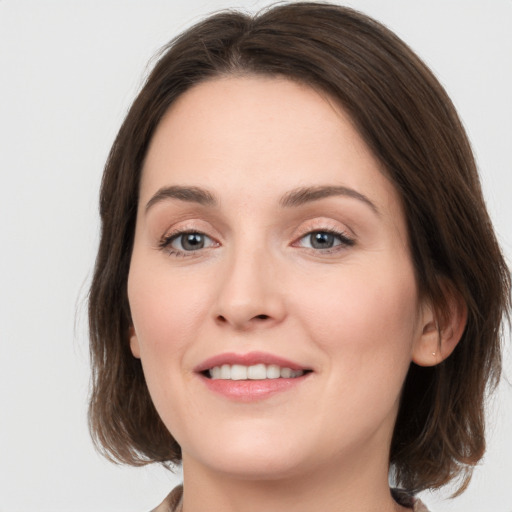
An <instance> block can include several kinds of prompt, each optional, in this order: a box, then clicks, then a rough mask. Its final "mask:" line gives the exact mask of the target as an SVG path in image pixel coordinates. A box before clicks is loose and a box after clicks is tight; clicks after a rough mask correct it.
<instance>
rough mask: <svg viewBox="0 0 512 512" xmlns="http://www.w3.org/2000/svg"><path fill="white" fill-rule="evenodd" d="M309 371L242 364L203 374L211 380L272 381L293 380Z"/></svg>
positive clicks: (273, 365) (226, 365) (209, 370)
mask: <svg viewBox="0 0 512 512" xmlns="http://www.w3.org/2000/svg"><path fill="white" fill-rule="evenodd" d="M310 372H311V370H292V369H291V368H287V367H282V366H278V365H276V364H268V365H267V364H262V363H260V364H254V365H251V366H246V365H242V364H232V365H231V364H223V365H220V366H214V367H213V368H210V369H208V370H205V371H204V372H201V373H202V374H203V375H204V376H205V377H207V378H209V379H212V380H267V379H269V380H273V379H295V378H297V377H302V376H303V375H305V374H306V373H310Z"/></svg>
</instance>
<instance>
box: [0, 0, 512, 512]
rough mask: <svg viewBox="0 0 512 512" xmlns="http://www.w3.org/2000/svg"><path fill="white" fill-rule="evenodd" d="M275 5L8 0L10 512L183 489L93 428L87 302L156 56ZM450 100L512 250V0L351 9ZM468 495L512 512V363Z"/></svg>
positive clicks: (0, 70) (2, 236) (0, 67)
mask: <svg viewBox="0 0 512 512" xmlns="http://www.w3.org/2000/svg"><path fill="white" fill-rule="evenodd" d="M266 3H268V2H267V1H262V2H261V1H260V2H258V1H249V0H246V1H244V0H235V1H233V2H230V1H229V0H210V1H206V0H186V1H182V0H173V1H169V0H167V1H163V0H138V1H108V0H103V1H99V0H97V1H92V0H91V1H81V2H78V1H71V0H60V1H41V0H33V1H26V0H0V172H1V181H0V183H1V186H0V241H1V242H0V243H1V248H0V294H1V295H0V365H1V366H0V367H1V370H0V511H1V512H6V511H8V512H26V511H28V510H37V511H42V512H45V511H48V512H50V511H51V512H60V511H66V512H90V511H95V512H102V511H105V512H111V511H123V512H131V511H133V512H142V511H144V510H149V509H150V508H151V507H152V506H155V505H156V504H157V503H159V501H160V500H161V499H162V498H163V496H164V495H165V494H167V492H168V491H169V490H170V488H171V487H172V486H173V485H174V484H175V483H176V482H177V481H178V479H179V476H177V477H173V476H172V475H170V474H169V473H168V472H166V471H164V470H162V469H160V468H158V467H147V468H141V469H135V468H124V467H119V466H115V465H112V464H110V463H108V462H106V461H104V460H103V459H102V458H101V457H100V456H98V455H97V454H96V453H95V452H94V450H93V448H92V444H91V442H90V439H89V436H88V432H87V426H86V402H87V391H88V382H89V368H88V355H87V353H88V348H87V329H86V323H87V320H86V308H85V296H86V291H87V286H88V283H89V279H90V276H91V272H92V266H93V262H94V257H95V248H96V245H97V241H98V216H97V192H98V187H99V183H100V178H101V173H102V166H103V164H104V161H105V158H106V156H107V152H108V150H109V147H110V145H111V143H112V141H113V139H114V136H115V134H116V132H117V130H118V128H119V126H120V123H121V121H122V119H123V116H124V114H125V112H126V110H127V108H128V106H129V105H130V102H131V101H132V99H133V97H134V95H135V93H136V91H137V90H138V88H139V86H140V84H141V81H142V78H143V75H144V70H145V69H147V68H146V64H147V62H148V60H149V59H150V57H151V56H152V55H153V54H154V53H155V51H156V50H157V49H159V48H160V47H161V46H162V45H163V44H164V43H166V42H167V41H168V40H169V39H170V38H171V37H172V36H173V35H175V34H176V33H177V32H178V31H181V30H183V29H184V28H186V27H187V26H189V25H190V24H191V23H193V22H195V21H197V20H199V19H200V18H201V17H202V16H203V15H204V14H206V13H209V12H211V11H213V10H216V9H219V8H223V7H236V6H243V7H245V8H248V9H250V10H254V9H256V8H258V7H261V6H262V5H265V4H266ZM346 4H347V5H351V6H353V7H356V8H358V9H360V10H362V11H364V12H366V13H367V14H370V15H372V16H374V17H376V18H377V19H379V20H380V21H382V22H384V23H386V24H387V25H388V26H389V27H390V28H391V29H393V30H395V31H396V32H397V33H398V34H399V35H400V36H401V37H402V38H403V39H405V41H407V42H408V43H409V44H410V45H411V46H412V48H413V49H415V50H416V51H417V52H418V53H419V54H420V56H421V57H422V58H423V59H425V60H426V62H427V63H428V64H429V65H430V66H431V67H432V68H433V70H434V72H436V74H437V75H438V77H439V78H440V80H441V82H442V83H443V84H444V85H445V86H446V88H447V90H448V92H449V94H450V95H451V96H452V97H453V99H454V101H455V104H456V106H457V107H458V109H459V112H460V114H461V116H462V119H463V121H464V123H465V125H466V127H467V130H468V132H469V135H470V138H471V140H472V142H473V145H474V149H475V152H476V156H477V158H478V162H479V166H480V170H481V174H482V180H483V186H484V191H485V195H486V198H487V200H488V204H489V208H490V212H491V215H492V217H493V219H494V222H495V224H496V229H497V232H498V234H499V237H500V240H501V241H502V243H503V247H504V250H505V252H506V253H507V254H508V256H509V260H510V255H511V254H512V227H511V226H512V222H511V221H512V202H511V201H510V195H511V194H510V192H511V190H512V173H511V146H512V93H511V91H512V28H511V27H512V1H511V0H492V1H484V0H481V1H476V0H459V1H449V0H416V1H412V0H385V1H383V0H353V1H347V2H346ZM509 341H510V340H508V348H507V353H506V366H505V379H504V381H503V383H502V385H501V386H500V389H499V392H498V394H497V395H496V397H495V398H494V400H493V403H492V411H491V412H490V425H489V432H488V433H489V450H488V453H487V455H486V457H485V459H484V461H483V463H482V464H481V465H480V466H479V467H478V469H477V470H476V472H475V476H474V479H473V482H472V484H471V486H470V488H469V489H468V491H467V492H466V493H465V494H464V495H463V496H462V497H460V498H458V499H456V500H454V501H445V500H443V498H444V497H446V495H447V494H449V492H448V491H444V492H443V493H441V494H426V495H425V496H424V499H425V501H426V502H427V503H428V504H429V505H430V507H432V509H433V510H434V511H437V512H449V511H460V512H462V511H464V512H486V511H491V510H492V511H493V512H511V511H512V440H511V436H510V432H511V431H512V429H511V428H510V427H511V425H512V387H511V384H510V382H511V381H512V358H511V353H510V352H511V350H510V342H509Z"/></svg>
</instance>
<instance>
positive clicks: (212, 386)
mask: <svg viewBox="0 0 512 512" xmlns="http://www.w3.org/2000/svg"><path fill="white" fill-rule="evenodd" d="M223 364H230V365H233V364H242V365H244V366H251V365H255V364H267V365H269V364H276V365H278V366H280V367H282V368H283V367H284V368H290V369H292V370H306V368H305V367H304V366H302V365H300V364H297V363H295V362H293V361H289V360H287V359H284V358H281V357H277V356H274V355H272V354H267V353H264V352H250V353H248V354H235V353H225V354H219V355H217V356H214V357H210V358H209V359H207V360H206V361H203V362H202V363H201V364H200V365H199V366H197V367H196V368H195V371H196V372H197V373H198V375H199V378H200V379H201V380H202V382H203V383H204V384H205V385H206V387H207V388H208V389H209V390H210V391H213V392H214V393H217V394H220V395H223V396H224V397H226V398H229V399H231V400H235V401H238V402H252V401H257V400H263V399H265V398H268V397H270V396H272V395H274V394H276V393H279V392H283V391H287V390H290V389H293V388H295V387H297V386H299V385H300V384H301V383H303V382H304V381H305V380H306V379H307V378H308V377H309V375H311V373H310V372H308V373H305V374H304V375H302V376H301V377H295V378H291V379H283V378H279V379H265V380H223V379H210V378H208V377H206V376H205V375H204V374H203V372H205V371H206V370H209V369H211V368H213V367H214V366H222V365H223Z"/></svg>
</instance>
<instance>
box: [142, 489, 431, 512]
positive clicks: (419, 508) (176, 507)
mask: <svg viewBox="0 0 512 512" xmlns="http://www.w3.org/2000/svg"><path fill="white" fill-rule="evenodd" d="M393 497H394V498H395V500H396V501H397V502H398V503H400V505H403V506H404V507H410V508H411V510H412V512H429V511H428V509H427V507H425V505H424V504H423V503H422V502H421V501H420V500H418V499H416V498H412V497H411V496H409V495H408V494H406V493H404V492H402V491H398V490H396V489H393ZM182 507H183V486H182V485H178V487H175V488H174V489H173V490H172V492H171V493H170V494H169V495H168V496H167V498H165V500H164V501H163V502H162V503H160V505H158V507H156V508H155V509H153V510H152V511H151V512H181V511H182Z"/></svg>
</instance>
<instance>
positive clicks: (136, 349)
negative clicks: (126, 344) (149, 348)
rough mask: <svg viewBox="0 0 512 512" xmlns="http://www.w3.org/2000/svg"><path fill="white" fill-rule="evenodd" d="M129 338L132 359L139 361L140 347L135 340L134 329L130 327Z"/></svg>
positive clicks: (137, 340)
mask: <svg viewBox="0 0 512 512" xmlns="http://www.w3.org/2000/svg"><path fill="white" fill-rule="evenodd" d="M129 336H130V349H131V351H132V354H133V357H136V358H137V359H140V346H139V339H138V338H137V334H136V333H135V328H134V327H133V325H132V326H130V328H129Z"/></svg>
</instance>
